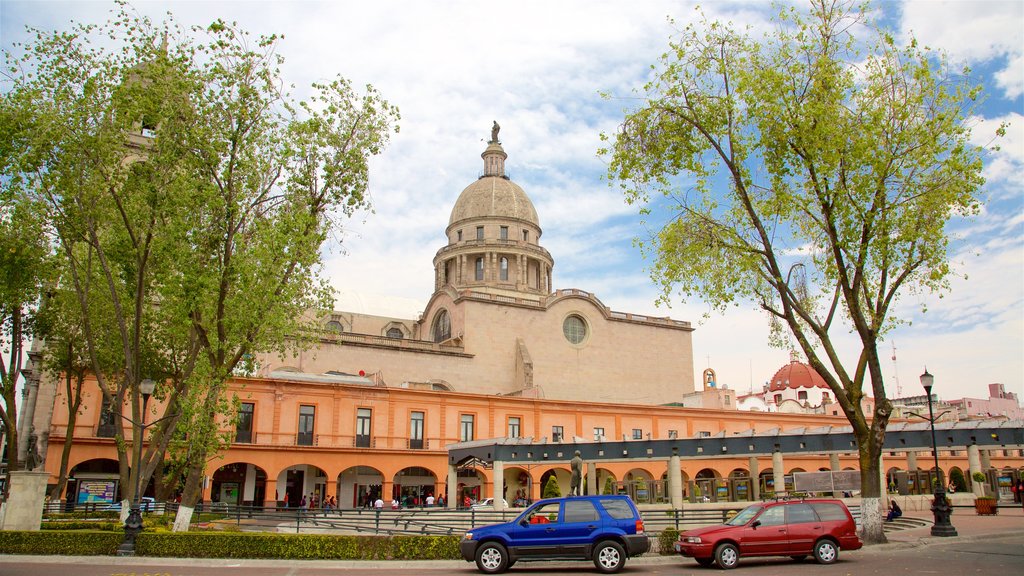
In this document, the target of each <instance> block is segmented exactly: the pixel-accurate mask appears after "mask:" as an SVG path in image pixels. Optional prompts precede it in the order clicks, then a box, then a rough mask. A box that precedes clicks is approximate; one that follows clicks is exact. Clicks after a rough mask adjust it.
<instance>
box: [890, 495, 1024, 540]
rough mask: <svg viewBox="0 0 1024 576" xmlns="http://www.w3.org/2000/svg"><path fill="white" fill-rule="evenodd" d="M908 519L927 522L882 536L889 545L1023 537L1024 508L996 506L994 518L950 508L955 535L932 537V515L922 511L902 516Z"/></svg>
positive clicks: (1004, 505)
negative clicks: (926, 523) (920, 525)
mask: <svg viewBox="0 0 1024 576" xmlns="http://www.w3.org/2000/svg"><path fill="white" fill-rule="evenodd" d="M905 516H909V517H911V518H920V519H922V520H927V521H928V525H927V526H923V527H921V528H911V529H909V530H899V531H896V532H888V533H886V538H888V539H889V544H887V545H886V546H893V545H897V546H899V545H903V546H906V545H925V544H935V543H939V542H945V541H953V540H956V541H960V542H964V541H976V540H984V539H987V538H994V537H998V536H1011V535H1014V534H1016V535H1021V534H1024V508H1022V507H1021V506H1020V505H1019V504H1017V505H1014V504H1013V503H1012V502H1006V503H1000V506H999V513H998V514H996V515H995V516H979V515H978V514H977V513H976V512H975V511H974V509H973V508H966V507H965V508H954V509H953V516H952V517H951V518H950V523H951V524H952V525H953V528H955V529H956V532H957V535H956V536H948V537H943V536H932V534H931V530H932V524H931V523H932V520H933V518H932V515H931V513H930V512H928V511H925V510H922V511H915V512H913V513H911V514H905Z"/></svg>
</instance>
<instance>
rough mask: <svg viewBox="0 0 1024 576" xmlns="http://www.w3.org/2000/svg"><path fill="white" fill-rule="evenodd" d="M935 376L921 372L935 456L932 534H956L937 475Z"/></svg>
mask: <svg viewBox="0 0 1024 576" xmlns="http://www.w3.org/2000/svg"><path fill="white" fill-rule="evenodd" d="M934 382H935V377H934V376H932V375H931V374H929V373H928V368H927V367H926V368H925V369H924V374H921V386H923V387H924V393H925V394H927V395H928V424H929V425H930V426H931V429H932V455H933V456H934V457H935V500H934V501H933V502H932V514H933V515H934V516H935V523H934V524H932V536H956V535H957V533H956V528H954V527H953V524H952V523H951V522H950V521H949V517H950V516H951V515H952V514H953V508H952V507H951V506H950V505H949V501H948V500H946V487H945V486H943V482H942V477H941V476H940V475H939V450H938V448H937V447H936V445H935V412H934V411H933V409H932V384H933V383H934Z"/></svg>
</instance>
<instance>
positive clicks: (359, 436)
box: [356, 408, 373, 448]
mask: <svg viewBox="0 0 1024 576" xmlns="http://www.w3.org/2000/svg"><path fill="white" fill-rule="evenodd" d="M372 418H373V410H370V409H369V408H360V409H358V410H357V411H356V448H369V447H370V431H371V429H372V428H371V424H372Z"/></svg>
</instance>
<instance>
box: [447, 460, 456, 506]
mask: <svg viewBox="0 0 1024 576" xmlns="http://www.w3.org/2000/svg"><path fill="white" fill-rule="evenodd" d="M444 500H445V504H446V505H447V506H449V507H450V508H458V507H459V472H458V470H456V469H455V465H454V464H449V465H448V495H447V496H446V497H445V499H444Z"/></svg>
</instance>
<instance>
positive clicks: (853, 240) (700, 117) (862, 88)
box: [602, 0, 983, 542]
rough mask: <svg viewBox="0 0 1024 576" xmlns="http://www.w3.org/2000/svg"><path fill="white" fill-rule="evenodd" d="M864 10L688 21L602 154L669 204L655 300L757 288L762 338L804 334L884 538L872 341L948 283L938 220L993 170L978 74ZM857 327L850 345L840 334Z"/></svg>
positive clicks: (784, 339) (821, 4) (971, 197)
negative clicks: (758, 31) (955, 67)
mask: <svg viewBox="0 0 1024 576" xmlns="http://www.w3.org/2000/svg"><path fill="white" fill-rule="evenodd" d="M866 10H867V7H866V6H864V7H861V8H860V9H853V8H852V7H851V6H850V5H848V4H847V3H846V2H838V1H832V0H814V1H813V2H812V7H811V10H810V13H809V14H806V15H805V14H802V13H800V12H799V11H797V10H795V9H783V10H782V11H781V13H780V14H779V17H778V19H777V24H778V26H777V28H776V29H775V31H774V32H773V33H771V34H768V35H766V36H765V37H764V38H763V39H761V40H759V41H758V40H754V39H752V38H751V37H750V36H749V33H740V32H737V31H735V30H734V29H733V27H732V26H731V25H727V24H723V23H720V22H709V21H707V20H706V19H705V20H701V21H698V22H697V23H696V24H692V25H690V26H687V27H686V28H685V30H684V31H683V32H682V34H681V36H680V37H679V39H678V40H677V41H675V42H672V43H671V45H670V49H669V50H668V51H667V53H666V54H665V55H664V56H663V58H662V61H661V62H660V65H659V66H658V67H656V68H655V77H654V79H653V80H651V81H650V82H649V83H648V84H647V85H646V86H645V91H646V94H645V96H644V100H643V104H642V105H641V106H640V107H639V108H638V109H636V110H633V111H631V112H629V113H628V114H627V115H626V118H625V120H624V122H623V123H622V125H621V127H620V128H619V130H618V131H617V133H616V134H615V135H614V139H612V138H611V137H608V136H604V138H605V139H606V140H609V141H611V145H610V147H609V148H607V149H604V150H602V153H604V154H606V155H608V156H610V164H609V176H610V178H611V179H612V180H618V181H619V182H620V184H621V186H622V189H623V190H624V193H625V197H626V200H627V202H630V203H636V204H639V205H641V206H642V208H641V212H642V214H644V215H645V216H646V217H653V216H655V215H660V214H667V216H666V223H665V224H664V225H662V226H660V228H659V229H658V230H657V232H656V233H655V234H654V235H653V237H652V238H649V239H642V240H640V244H641V245H642V247H643V249H644V251H645V253H646V254H647V255H652V254H653V255H654V256H655V263H654V266H653V268H652V278H653V279H654V280H655V281H656V282H657V283H659V284H660V286H661V288H662V290H663V292H662V301H665V302H667V301H668V299H669V298H670V296H671V295H672V294H673V293H674V292H676V291H678V293H679V294H681V295H682V296H683V297H684V298H686V297H694V296H697V295H699V297H700V298H702V299H703V300H705V301H706V302H708V303H709V304H710V305H711V306H712V307H713V309H716V310H724V309H726V308H727V307H729V306H732V305H737V304H738V303H740V302H742V301H752V302H754V303H756V305H757V306H759V307H760V309H761V310H763V311H764V312H765V313H766V314H767V316H768V317H769V319H770V322H771V328H772V331H771V338H770V341H771V342H772V343H773V344H775V345H779V346H786V345H788V344H789V343H790V341H791V339H792V340H795V342H796V345H798V346H799V347H800V349H801V350H802V351H803V353H804V354H805V355H806V357H807V358H808V361H809V363H810V365H811V366H812V367H813V368H814V369H815V370H816V371H817V372H818V373H819V374H820V375H821V376H822V378H824V379H825V381H826V382H827V383H828V386H829V388H830V389H831V390H832V392H833V393H834V394H835V398H836V401H837V403H838V404H839V406H840V407H841V408H842V410H843V414H844V415H845V416H846V418H847V419H848V420H849V421H850V423H851V425H852V427H853V431H854V434H855V436H856V438H857V440H858V451H859V459H860V468H861V482H862V486H861V493H862V495H863V497H864V498H865V501H864V502H865V504H864V508H863V509H862V510H864V530H863V536H864V539H865V541H868V542H881V541H884V540H885V537H884V535H883V533H882V511H883V506H884V503H883V502H882V500H881V498H880V495H881V482H880V480H879V478H880V474H879V456H880V455H881V452H882V447H883V443H884V439H885V429H886V425H887V423H888V421H889V415H890V413H891V404H890V402H889V400H888V399H887V398H886V394H885V388H884V381H883V376H882V369H881V365H880V358H879V353H878V343H879V341H880V340H881V339H882V338H883V337H884V335H885V334H886V332H887V331H888V330H890V329H891V328H892V327H893V326H894V325H896V324H898V323H900V321H901V319H900V318H899V317H898V316H897V315H896V314H895V313H894V312H893V304H894V303H895V302H896V301H897V299H898V298H899V297H900V295H901V294H904V293H906V292H918V291H941V290H943V289H945V288H947V278H948V277H949V275H950V274H951V270H950V264H949V262H948V257H947V246H948V244H949V242H950V238H949V236H948V235H947V233H946V230H945V225H946V223H947V221H949V220H950V218H951V217H953V216H954V215H972V214H974V213H976V212H977V211H978V209H979V199H978V191H979V188H980V186H981V185H982V182H983V180H982V178H981V175H980V171H981V161H980V150H979V148H977V147H975V146H972V145H971V144H970V143H969V142H968V135H969V127H968V125H967V122H966V119H967V118H968V117H969V115H970V106H971V104H970V102H971V100H973V99H974V98H975V97H976V95H977V90H976V89H972V88H971V87H969V86H967V85H965V83H964V81H963V80H962V78H961V79H957V78H956V77H952V76H950V75H947V70H946V68H945V62H944V60H943V59H942V58H941V55H940V56H939V57H938V58H936V55H934V54H932V53H930V52H929V51H927V50H926V49H922V48H920V47H918V46H917V45H916V43H913V42H912V43H911V44H910V45H909V46H906V47H897V46H896V44H895V42H894V40H893V39H892V38H891V37H890V36H889V35H888V34H886V33H885V32H884V31H881V30H877V29H875V28H872V27H871V26H870V23H869V22H867V20H866V18H865V14H866ZM854 32H873V33H875V34H876V36H874V37H873V40H872V41H871V42H870V43H858V42H857V39H856V38H855V36H854ZM947 76H948V77H947ZM612 140H613V141H612ZM686 177H688V178H686ZM850 332H852V333H853V334H854V335H855V337H856V339H857V341H858V343H859V346H860V350H859V353H858V354H857V356H856V358H854V359H853V360H852V361H850V360H849V359H846V358H844V357H843V354H842V353H841V351H840V349H839V348H838V347H837V345H836V343H837V340H838V339H839V338H840V337H846V336H847V334H849V333H850ZM837 334H838V335H839V336H837ZM868 395H873V396H874V399H875V404H874V406H875V407H874V411H873V412H872V413H867V414H866V413H864V410H863V404H862V403H861V401H862V400H863V399H864V398H865V396H868Z"/></svg>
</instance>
